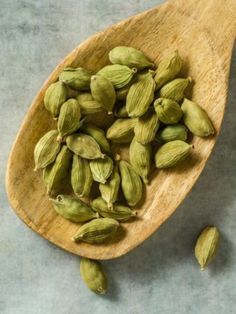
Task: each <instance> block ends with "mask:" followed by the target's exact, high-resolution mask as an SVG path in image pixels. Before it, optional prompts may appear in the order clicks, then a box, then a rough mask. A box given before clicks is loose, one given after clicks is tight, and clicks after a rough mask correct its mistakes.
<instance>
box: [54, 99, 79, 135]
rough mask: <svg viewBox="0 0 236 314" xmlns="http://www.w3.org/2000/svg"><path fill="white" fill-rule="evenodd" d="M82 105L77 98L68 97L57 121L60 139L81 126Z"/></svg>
mask: <svg viewBox="0 0 236 314" xmlns="http://www.w3.org/2000/svg"><path fill="white" fill-rule="evenodd" d="M80 117H81V115H80V107H79V103H78V101H77V100H76V99H73V98H71V99H68V100H67V101H66V102H65V103H64V104H63V105H62V106H61V110H60V114H59V118H58V122H57V128H58V132H59V140H62V138H63V136H65V135H68V134H71V133H74V132H75V131H77V130H78V129H79V127H80Z"/></svg>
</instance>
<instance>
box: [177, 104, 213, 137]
mask: <svg viewBox="0 0 236 314" xmlns="http://www.w3.org/2000/svg"><path fill="white" fill-rule="evenodd" d="M181 108H182V111H183V113H184V124H185V125H186V126H187V128H188V129H189V130H190V131H191V132H192V133H193V134H194V135H197V136H200V137H205V136H209V135H212V134H214V133H215V130H214V127H213V125H212V122H211V120H210V118H209V117H208V115H207V113H206V111H205V110H204V109H203V108H201V107H200V106H199V105H197V104H196V103H195V102H193V101H190V100H188V99H186V98H185V99H184V102H183V104H182V106H181Z"/></svg>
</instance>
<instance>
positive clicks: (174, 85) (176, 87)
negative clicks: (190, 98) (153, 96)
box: [160, 77, 192, 103]
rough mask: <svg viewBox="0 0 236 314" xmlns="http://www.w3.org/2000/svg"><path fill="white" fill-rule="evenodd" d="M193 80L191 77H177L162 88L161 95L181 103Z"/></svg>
mask: <svg viewBox="0 0 236 314" xmlns="http://www.w3.org/2000/svg"><path fill="white" fill-rule="evenodd" d="M191 82H192V79H191V77H188V78H186V79H184V78H177V79H175V80H173V81H170V82H169V83H167V84H165V85H164V86H163V87H162V88H161V89H160V96H161V97H163V98H170V99H172V100H175V101H176V102H178V103H179V102H181V101H182V99H183V98H184V92H185V90H186V88H187V87H188V86H189V84H190V83H191Z"/></svg>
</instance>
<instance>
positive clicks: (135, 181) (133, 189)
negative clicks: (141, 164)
mask: <svg viewBox="0 0 236 314" xmlns="http://www.w3.org/2000/svg"><path fill="white" fill-rule="evenodd" d="M119 169H120V175H121V187H122V191H123V194H124V197H125V199H126V201H127V203H128V204H129V206H135V205H136V204H137V203H138V202H139V201H140V200H141V198H142V193H143V185H142V181H141V179H140V176H139V175H138V174H137V172H136V171H135V170H134V169H133V167H132V166H131V165H130V164H129V163H128V162H127V161H125V160H121V161H120V163H119Z"/></svg>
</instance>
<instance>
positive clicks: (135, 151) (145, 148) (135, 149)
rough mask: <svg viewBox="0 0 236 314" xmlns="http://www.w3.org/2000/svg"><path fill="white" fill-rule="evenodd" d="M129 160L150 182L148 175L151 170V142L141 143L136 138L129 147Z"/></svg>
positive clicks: (141, 175) (145, 181)
mask: <svg viewBox="0 0 236 314" xmlns="http://www.w3.org/2000/svg"><path fill="white" fill-rule="evenodd" d="M129 160H130V163H131V165H132V166H133V168H134V170H135V171H136V172H137V174H139V175H140V177H141V178H142V179H143V182H144V183H146V184H147V183H148V175H149V173H150V170H151V162H152V147H151V145H150V144H145V145H144V144H141V143H139V142H138V141H136V139H135V138H134V139H133V140H132V142H131V144H130V148H129Z"/></svg>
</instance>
